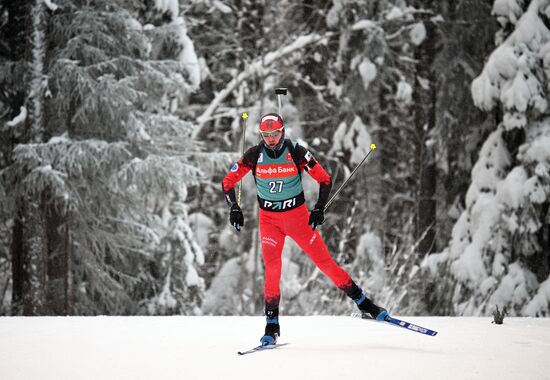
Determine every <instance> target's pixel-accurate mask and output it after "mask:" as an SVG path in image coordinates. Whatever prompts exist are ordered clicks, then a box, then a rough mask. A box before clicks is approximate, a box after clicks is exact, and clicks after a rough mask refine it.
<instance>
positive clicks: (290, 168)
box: [256, 164, 298, 178]
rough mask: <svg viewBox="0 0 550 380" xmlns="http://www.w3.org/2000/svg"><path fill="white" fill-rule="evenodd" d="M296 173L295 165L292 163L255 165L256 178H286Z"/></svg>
mask: <svg viewBox="0 0 550 380" xmlns="http://www.w3.org/2000/svg"><path fill="white" fill-rule="evenodd" d="M297 174H298V171H297V170H296V165H294V164H279V165H274V164H272V165H257V166H256V177H258V178H286V177H292V176H295V175H297Z"/></svg>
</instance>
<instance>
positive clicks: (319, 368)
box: [0, 316, 550, 380]
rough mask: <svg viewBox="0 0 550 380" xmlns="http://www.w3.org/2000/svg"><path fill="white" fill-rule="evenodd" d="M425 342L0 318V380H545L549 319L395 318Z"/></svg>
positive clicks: (332, 320) (138, 322)
mask: <svg viewBox="0 0 550 380" xmlns="http://www.w3.org/2000/svg"><path fill="white" fill-rule="evenodd" d="M396 317H397V318H401V319H403V320H406V321H409V322H412V323H416V324H419V325H421V326H424V327H428V328H432V329H434V330H437V331H438V332H439V334H438V335H437V336H435V337H430V336H424V335H421V334H417V333H414V332H410V331H407V330H405V329H401V328H396V327H393V326H390V325H386V324H383V323H376V322H372V321H364V320H360V319H356V318H351V317H328V316H311V317H286V316H282V317H281V333H282V336H281V338H280V339H279V343H285V342H289V343H290V344H288V345H286V346H284V347H280V348H277V349H275V350H268V351H262V352H257V353H253V354H250V355H246V356H239V355H237V351H245V350H248V349H250V348H252V347H254V346H256V345H257V344H258V341H259V338H260V336H261V335H262V332H263V327H264V319H263V318H262V317H32V318H25V317H16V318H12V317H6V318H0V379H3V380H11V379H25V380H28V379H239V380H244V379H257V378H261V379H278V380H279V379H284V380H288V379H346V378H361V379H385V380H390V379H407V380H414V379H422V380H429V379H437V380H441V379H444V380H453V379H484V380H486V379H499V380H512V379H513V380H529V379H533V380H548V379H550V364H549V363H550V361H549V359H550V318H538V319H536V318H506V319H505V320H504V324H503V325H499V326H497V325H494V324H491V320H492V318H471V317H462V318H460V317H399V316H396Z"/></svg>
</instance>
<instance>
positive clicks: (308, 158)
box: [305, 150, 313, 162]
mask: <svg viewBox="0 0 550 380" xmlns="http://www.w3.org/2000/svg"><path fill="white" fill-rule="evenodd" d="M305 158H306V161H308V162H309V160H311V159H312V158H313V154H311V153H310V151H309V150H308V151H307V153H306V155H305Z"/></svg>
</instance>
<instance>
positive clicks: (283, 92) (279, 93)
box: [275, 87, 287, 119]
mask: <svg viewBox="0 0 550 380" xmlns="http://www.w3.org/2000/svg"><path fill="white" fill-rule="evenodd" d="M286 92H287V89H286V87H277V88H276V89H275V94H277V102H278V103H279V113H278V114H279V116H280V117H281V119H282V118H283V115H281V96H282V95H286Z"/></svg>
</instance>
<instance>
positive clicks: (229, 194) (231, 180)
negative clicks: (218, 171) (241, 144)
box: [222, 146, 258, 206]
mask: <svg viewBox="0 0 550 380" xmlns="http://www.w3.org/2000/svg"><path fill="white" fill-rule="evenodd" d="M257 160H258V146H254V147H252V148H250V149H248V150H247V151H246V152H245V154H244V155H243V156H242V157H241V159H240V160H239V161H237V162H236V163H235V164H234V165H233V167H232V168H231V170H230V171H229V173H227V175H226V176H225V177H224V179H223V181H222V188H223V192H224V194H225V200H226V202H227V203H228V204H229V205H230V206H231V205H233V204H234V203H237V197H236V195H235V185H236V184H237V182H239V181H240V180H241V179H243V177H244V176H245V175H247V174H248V172H249V171H250V170H252V168H254V164H255V163H256V161H257Z"/></svg>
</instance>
